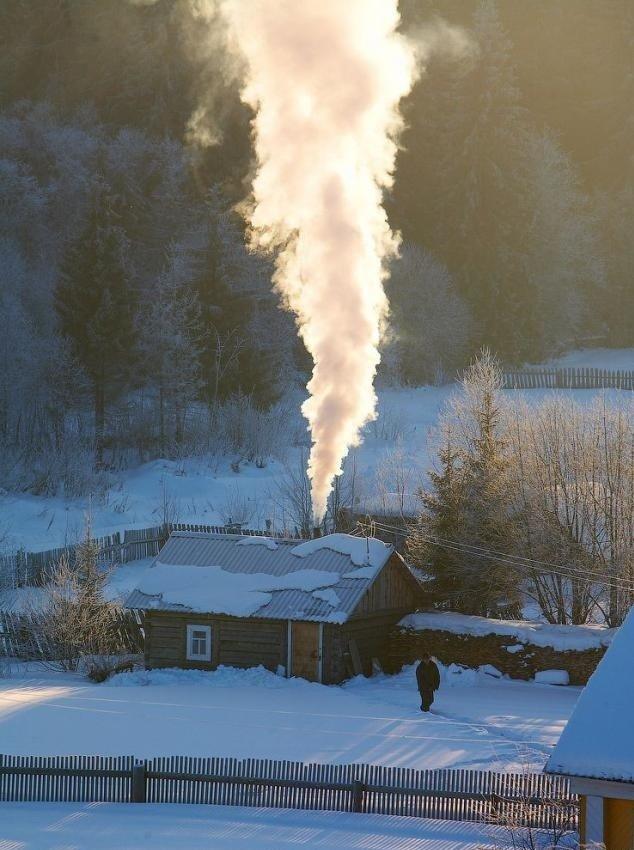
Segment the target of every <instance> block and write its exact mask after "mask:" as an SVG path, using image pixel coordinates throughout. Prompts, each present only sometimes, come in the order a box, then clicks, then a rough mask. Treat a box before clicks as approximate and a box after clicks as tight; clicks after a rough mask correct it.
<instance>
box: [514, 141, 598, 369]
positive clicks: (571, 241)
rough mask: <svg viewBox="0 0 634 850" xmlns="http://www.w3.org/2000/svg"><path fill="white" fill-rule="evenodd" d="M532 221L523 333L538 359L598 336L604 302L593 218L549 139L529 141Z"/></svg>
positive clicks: (564, 157) (561, 154)
mask: <svg viewBox="0 0 634 850" xmlns="http://www.w3.org/2000/svg"><path fill="white" fill-rule="evenodd" d="M527 150H528V157H529V165H530V173H531V179H530V181H529V185H528V192H529V199H530V205H531V210H532V214H531V218H530V221H529V222H528V223H527V226H526V233H525V244H526V285H527V286H528V287H529V290H530V294H531V299H530V312H531V316H532V321H531V322H530V326H528V328H527V330H528V332H529V333H530V337H531V342H532V345H533V346H534V347H535V350H536V351H538V352H539V353H541V354H556V353H559V352H560V351H562V350H565V349H566V348H569V347H570V346H571V345H574V344H575V343H577V342H578V341H579V340H583V339H587V338H588V336H591V335H592V332H593V327H594V329H595V332H596V327H597V324H596V321H597V316H600V314H601V312H602V309H601V305H602V303H603V301H604V298H605V264H604V260H603V257H602V249H601V246H600V244H599V239H598V232H597V216H596V214H595V213H594V212H593V210H592V208H591V206H590V202H589V199H588V198H587V196H586V195H585V194H584V193H583V191H582V189H581V186H580V182H579V178H578V177H577V175H576V174H575V170H574V168H573V166H572V163H571V162H570V159H569V157H568V156H567V155H566V153H565V152H564V150H563V149H562V148H561V145H560V144H559V143H558V142H557V140H556V139H555V138H554V137H553V135H552V133H548V132H544V133H535V132H533V133H530V134H528V136H527Z"/></svg>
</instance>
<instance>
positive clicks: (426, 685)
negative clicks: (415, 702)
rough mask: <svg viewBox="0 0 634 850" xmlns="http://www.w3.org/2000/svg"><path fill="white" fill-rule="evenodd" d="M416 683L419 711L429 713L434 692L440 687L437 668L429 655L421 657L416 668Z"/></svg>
mask: <svg viewBox="0 0 634 850" xmlns="http://www.w3.org/2000/svg"><path fill="white" fill-rule="evenodd" d="M416 682H417V684H418V692H419V694H420V710H421V711H429V709H430V708H431V704H432V703H433V701H434V694H435V691H437V690H438V688H439V687H440V673H439V671H438V667H437V666H436V664H435V663H434V662H433V661H432V659H431V658H430V656H429V655H423V657H422V659H421V662H420V664H419V665H418V667H417V668H416Z"/></svg>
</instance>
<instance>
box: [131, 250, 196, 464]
mask: <svg viewBox="0 0 634 850" xmlns="http://www.w3.org/2000/svg"><path fill="white" fill-rule="evenodd" d="M193 277H194V271H193V269H192V264H191V258H190V257H189V256H188V254H187V252H186V251H184V250H182V249H181V247H180V246H178V245H171V246H169V248H168V250H167V252H166V257H165V266H164V268H163V270H162V271H161V273H160V274H159V276H158V278H157V280H156V282H155V284H154V287H153V291H152V297H151V298H149V299H148V300H147V302H146V303H145V304H144V305H142V306H141V308H140V312H139V315H138V336H139V356H140V360H141V363H142V368H143V369H144V372H145V379H146V381H147V382H148V383H149V384H150V385H153V386H155V388H156V393H157V405H158V426H159V433H158V441H159V451H160V453H161V454H162V455H165V453H166V450H167V443H168V435H169V436H172V437H173V439H175V441H176V443H181V442H182V440H183V435H184V427H185V422H184V419H185V414H186V412H187V410H188V407H189V406H190V405H191V404H192V402H194V401H195V400H196V399H197V398H198V396H199V393H200V390H201V385H202V380H201V374H200V371H201V370H200V340H199V337H198V334H199V328H200V323H199V305H198V302H197V299H196V292H195V290H194V288H193V285H192V284H193ZM168 419H169V420H170V421H171V423H172V427H171V428H170V427H168Z"/></svg>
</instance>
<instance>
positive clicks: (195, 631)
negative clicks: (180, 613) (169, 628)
mask: <svg viewBox="0 0 634 850" xmlns="http://www.w3.org/2000/svg"><path fill="white" fill-rule="evenodd" d="M187 660H188V661H211V626H190V625H188V626H187Z"/></svg>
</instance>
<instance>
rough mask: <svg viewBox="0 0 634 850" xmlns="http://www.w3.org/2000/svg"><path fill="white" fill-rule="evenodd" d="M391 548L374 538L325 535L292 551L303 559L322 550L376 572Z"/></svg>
mask: <svg viewBox="0 0 634 850" xmlns="http://www.w3.org/2000/svg"><path fill="white" fill-rule="evenodd" d="M392 548H393V547H392V546H389V545H388V544H387V543H383V541H382V540H377V539H376V538H375V537H352V535H350V534H326V535H325V536H324V537H315V538H313V539H312V540H305V541H304V542H303V543H300V544H299V545H298V546H295V547H294V548H293V549H292V552H293V555H297V557H298V558H305V557H307V556H308V555H314V554H315V553H316V552H319V551H320V550H322V549H330V550H331V551H333V552H339V554H340V555H347V556H348V557H349V558H350V560H351V561H352V563H353V564H354V565H355V566H356V567H365V566H369V567H374V568H375V571H378V570H379V569H380V568H381V567H382V566H383V564H384V563H385V562H386V560H387V558H388V557H389V556H390V555H391V554H392Z"/></svg>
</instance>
